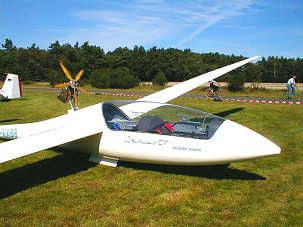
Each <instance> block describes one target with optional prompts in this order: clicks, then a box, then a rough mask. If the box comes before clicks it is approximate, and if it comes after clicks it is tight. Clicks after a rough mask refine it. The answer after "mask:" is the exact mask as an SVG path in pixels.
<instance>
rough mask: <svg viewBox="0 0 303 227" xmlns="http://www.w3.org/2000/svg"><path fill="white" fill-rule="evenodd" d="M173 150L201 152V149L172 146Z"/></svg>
mask: <svg viewBox="0 0 303 227" xmlns="http://www.w3.org/2000/svg"><path fill="white" fill-rule="evenodd" d="M173 149H174V150H178V151H202V149H201V148H193V147H183V146H173Z"/></svg>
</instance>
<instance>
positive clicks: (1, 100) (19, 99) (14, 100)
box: [0, 98, 28, 102]
mask: <svg viewBox="0 0 303 227" xmlns="http://www.w3.org/2000/svg"><path fill="white" fill-rule="evenodd" d="M25 100H28V99H25V98H17V99H0V102H19V101H25Z"/></svg>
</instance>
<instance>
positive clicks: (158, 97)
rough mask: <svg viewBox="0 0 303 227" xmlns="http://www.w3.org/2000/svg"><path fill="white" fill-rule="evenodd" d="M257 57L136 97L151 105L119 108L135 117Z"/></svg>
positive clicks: (140, 104)
mask: <svg viewBox="0 0 303 227" xmlns="http://www.w3.org/2000/svg"><path fill="white" fill-rule="evenodd" d="M258 58H259V56H255V57H251V58H248V59H245V60H243V61H240V62H236V63H234V64H231V65H228V66H225V67H222V68H220V69H216V70H213V71H211V72H208V73H205V74H202V75H200V76H197V77H194V78H192V79H190V80H187V81H184V82H182V83H179V84H177V85H175V86H172V87H169V88H166V89H164V90H161V91H159V92H156V93H153V94H151V95H148V96H145V97H143V98H141V99H138V100H137V101H148V102H156V103H154V105H151V104H150V103H148V105H147V104H146V103H144V102H142V103H140V102H137V103H132V104H128V105H125V106H123V107H121V109H122V110H123V111H124V112H125V113H126V114H127V115H128V116H129V117H130V118H135V117H138V116H140V115H141V114H144V113H146V112H148V111H150V110H152V109H154V108H157V107H158V106H159V103H166V102H168V101H170V100H172V99H174V98H177V97H178V96H180V95H183V94H184V93H186V92H188V91H191V90H193V89H194V88H197V87H199V86H200V85H202V84H205V83H207V82H208V81H210V80H213V79H215V78H217V77H219V76H222V75H224V74H226V73H228V72H230V71H232V70H234V69H236V68H239V67H241V66H243V65H245V64H247V63H249V62H252V61H255V60H257V59H258Z"/></svg>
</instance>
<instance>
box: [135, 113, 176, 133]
mask: <svg viewBox="0 0 303 227" xmlns="http://www.w3.org/2000/svg"><path fill="white" fill-rule="evenodd" d="M137 129H138V131H140V132H156V133H159V134H164V135H167V134H170V133H171V132H172V131H173V126H172V125H171V124H169V123H168V122H165V121H163V120H162V119H161V118H160V117H158V116H144V117H142V118H141V119H140V120H139V122H138V125H137Z"/></svg>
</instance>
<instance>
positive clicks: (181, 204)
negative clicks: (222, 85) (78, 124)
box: [0, 92, 303, 227]
mask: <svg viewBox="0 0 303 227" xmlns="http://www.w3.org/2000/svg"><path fill="white" fill-rule="evenodd" d="M121 98H122V97H115V96H100V95H99V96H94V95H91V96H89V95H82V96H81V97H80V106H81V107H85V106H88V105H91V104H95V103H99V102H102V101H104V100H113V99H121ZM173 103H174V104H179V105H184V106H187V107H192V108H196V109H201V110H204V111H208V112H210V113H214V114H218V115H220V116H222V117H225V118H228V119H231V120H234V121H236V122H238V123H241V124H243V125H245V126H247V127H249V128H251V129H254V130H255V131H257V132H259V133H261V134H262V135H264V136H266V137H268V138H269V139H271V140H272V141H274V142H275V143H277V144H278V145H279V146H281V148H282V153H281V154H280V155H278V156H273V157H268V158H263V159H257V160H252V161H246V162H238V163H232V164H229V165H221V166H198V167H185V166H166V165H149V164H136V163H127V162H121V163H120V164H119V167H118V168H116V169H114V168H110V167H105V166H99V165H97V166H96V165H94V164H92V163H89V162H88V161H87V159H88V156H87V155H83V154H78V153H69V152H58V151H57V152H55V151H53V150H46V151H43V152H39V153H36V154H33V155H30V156H27V157H23V158H19V159H16V160H13V161H9V162H6V163H2V164H0V182H1V183H0V184H1V187H0V226H148V227H154V226H266V227H267V226H302V223H303V215H302V210H303V155H302V153H303V152H302V151H303V149H302V148H303V130H302V125H303V124H302V123H303V120H302V113H303V107H302V105H287V104H256V103H239V102H232V101H223V102H212V101H210V100H207V99H198V98H191V99H190V98H178V99H176V100H174V101H173ZM67 109H68V106H67V105H64V104H62V103H60V102H59V101H57V100H56V99H55V95H54V94H53V93H44V92H41V93H39V92H27V93H25V96H24V97H23V99H21V100H13V101H10V102H0V124H2V125H3V124H14V123H25V122H32V121H38V120H44V119H47V118H50V117H55V116H58V115H61V114H63V113H65V112H66V110H67ZM239 139H241V138H239ZM2 152H9V151H1V150H0V155H1V153H2ZM243 152H245V148H243Z"/></svg>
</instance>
